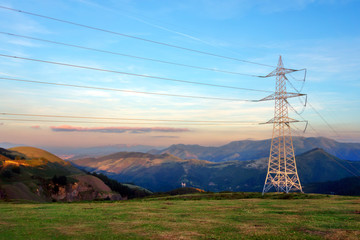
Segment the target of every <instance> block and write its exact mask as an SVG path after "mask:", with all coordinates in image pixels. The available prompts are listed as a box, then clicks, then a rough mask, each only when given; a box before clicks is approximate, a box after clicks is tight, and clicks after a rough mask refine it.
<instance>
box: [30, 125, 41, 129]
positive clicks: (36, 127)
mask: <svg viewBox="0 0 360 240" xmlns="http://www.w3.org/2000/svg"><path fill="white" fill-rule="evenodd" d="M30 128H32V129H40V126H39V125H36V126H31V127H30Z"/></svg>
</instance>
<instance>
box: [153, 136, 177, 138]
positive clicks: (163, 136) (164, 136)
mask: <svg viewBox="0 0 360 240" xmlns="http://www.w3.org/2000/svg"><path fill="white" fill-rule="evenodd" d="M153 138H179V136H153Z"/></svg>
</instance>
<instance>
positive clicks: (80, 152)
mask: <svg viewBox="0 0 360 240" xmlns="http://www.w3.org/2000/svg"><path fill="white" fill-rule="evenodd" d="M19 146H24V144H17V143H9V142H1V143H0V147H1V148H13V147H19ZM38 148H41V149H44V150H46V151H49V152H51V153H53V154H55V155H56V156H58V157H60V158H62V159H66V160H72V159H76V158H85V157H88V156H91V157H94V156H104V155H107V154H111V153H115V152H148V151H150V150H160V149H163V148H164V147H154V146H148V145H128V144H113V145H104V146H94V147H64V146H60V147H49V146H38Z"/></svg>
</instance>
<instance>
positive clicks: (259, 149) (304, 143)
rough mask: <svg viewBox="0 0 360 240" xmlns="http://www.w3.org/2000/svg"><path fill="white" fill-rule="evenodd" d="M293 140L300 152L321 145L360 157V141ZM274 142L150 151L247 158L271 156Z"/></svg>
mask: <svg viewBox="0 0 360 240" xmlns="http://www.w3.org/2000/svg"><path fill="white" fill-rule="evenodd" d="M293 143H294V150H295V154H296V155H298V154H301V153H304V152H307V151H309V150H311V149H314V148H321V149H324V150H325V151H326V152H328V153H330V154H332V155H334V156H336V157H338V158H341V159H346V160H352V161H360V143H341V142H337V141H335V140H332V139H328V138H323V137H318V138H314V137H310V138H304V137H293ZM270 145H271V139H266V140H258V141H256V140H242V141H235V142H231V143H229V144H226V145H223V146H220V147H204V146H200V145H184V144H176V145H172V146H170V147H168V148H166V149H163V150H152V151H150V153H153V154H162V153H170V154H172V155H174V156H177V157H180V158H183V159H194V158H196V159H202V160H208V161H211V162H225V161H233V160H239V161H243V160H253V159H259V158H262V157H268V156H269V152H270Z"/></svg>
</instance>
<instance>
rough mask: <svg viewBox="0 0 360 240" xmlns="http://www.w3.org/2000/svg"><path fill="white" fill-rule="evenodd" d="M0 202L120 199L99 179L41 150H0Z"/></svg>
mask: <svg viewBox="0 0 360 240" xmlns="http://www.w3.org/2000/svg"><path fill="white" fill-rule="evenodd" d="M0 159H1V161H0V199H25V200H31V201H76V200H94V199H105V198H113V199H120V197H121V196H120V195H119V194H114V193H112V192H111V189H110V188H109V187H108V186H107V185H105V184H104V183H103V182H102V181H101V180H100V179H99V178H97V177H95V176H91V175H87V174H85V173H84V172H83V171H81V170H79V169H77V168H76V167H74V166H72V165H71V164H70V163H69V162H65V161H64V160H62V159H60V158H58V157H56V156H55V155H53V154H51V153H49V152H47V151H44V150H42V149H38V148H33V147H15V148H11V149H0Z"/></svg>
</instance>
